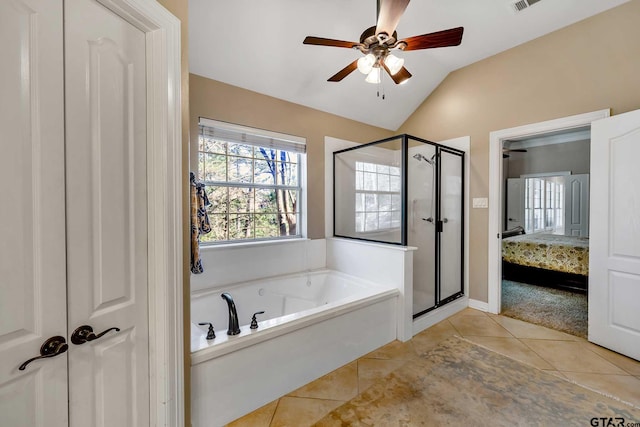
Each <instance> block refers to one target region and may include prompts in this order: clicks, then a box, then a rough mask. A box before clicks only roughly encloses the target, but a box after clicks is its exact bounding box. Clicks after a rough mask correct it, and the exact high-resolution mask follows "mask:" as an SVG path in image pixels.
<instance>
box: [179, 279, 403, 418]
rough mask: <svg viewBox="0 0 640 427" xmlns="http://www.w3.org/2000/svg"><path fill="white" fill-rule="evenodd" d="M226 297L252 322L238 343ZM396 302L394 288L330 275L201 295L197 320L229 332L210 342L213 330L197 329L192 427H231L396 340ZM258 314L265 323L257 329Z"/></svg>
mask: <svg viewBox="0 0 640 427" xmlns="http://www.w3.org/2000/svg"><path fill="white" fill-rule="evenodd" d="M224 291H228V292H229V293H231V295H232V296H233V297H234V299H235V301H236V305H237V308H238V316H239V318H241V319H245V318H246V320H241V321H240V324H241V325H243V326H241V330H242V332H241V334H240V335H236V336H233V337H228V336H227V335H226V326H227V325H226V322H227V314H228V310H227V307H226V303H224V301H223V300H222V298H220V293H221V292H224ZM397 296H398V291H397V289H396V288H395V287H392V286H387V287H384V286H379V285H376V284H374V283H371V282H367V281H364V280H360V279H356V278H353V277H350V276H348V275H346V274H343V273H337V272H332V271H326V270H325V271H316V272H312V273H301V274H295V275H290V276H286V277H282V278H281V280H274V279H270V280H268V281H254V282H252V283H248V284H247V285H244V286H239V285H236V286H231V287H228V288H225V289H216V290H215V291H202V292H198V293H196V295H195V296H194V297H193V302H192V306H193V307H194V308H193V309H192V316H193V317H192V319H193V320H194V322H199V321H201V319H200V318H201V317H206V316H207V315H210V316H213V317H214V318H215V321H216V322H218V323H222V324H224V326H223V327H222V328H220V327H218V328H217V329H218V330H217V332H216V335H217V337H216V339H215V340H213V341H209V342H207V340H206V339H205V335H206V327H203V329H200V327H197V326H192V340H193V341H192V351H193V350H196V351H195V352H194V353H192V357H191V365H192V367H191V386H192V393H191V405H192V406H191V407H192V422H193V426H194V427H209V426H220V425H224V424H226V423H228V422H230V421H232V420H234V419H236V418H238V417H240V416H242V415H244V414H246V413H248V412H250V411H252V410H255V409H257V408H259V407H260V406H262V405H264V404H266V403H268V402H270V401H272V400H274V399H276V398H278V397H280V396H282V395H284V394H286V393H289V392H290V391H293V390H295V389H296V388H298V387H301V386H302V385H304V384H306V383H308V382H310V381H312V380H314V379H316V378H318V377H320V376H322V375H325V374H327V373H329V372H331V371H332V370H335V369H337V368H338V367H340V366H343V365H344V364H346V363H349V362H351V361H353V360H355V359H356V358H358V357H361V356H363V355H364V354H366V353H368V352H370V351H373V350H375V349H376V348H378V347H380V346H382V345H384V344H387V343H389V342H391V341H393V340H394V339H395V337H396V319H397V305H398V304H397ZM217 300H220V301H219V302H220V303H221V304H218V303H217ZM212 305H217V306H218V307H219V308H216V309H215V310H212V309H211V306H212ZM243 307H246V308H243ZM221 308H222V309H221ZM258 309H265V310H266V313H265V315H264V317H263V319H266V320H262V321H260V322H259V323H258V325H259V328H258V329H257V330H251V329H250V328H249V325H248V320H249V317H250V314H251V313H252V312H253V311H258ZM211 311H214V313H211V314H209V313H210V312H211ZM218 312H221V313H222V314H221V315H220V316H218ZM247 313H249V314H247ZM267 314H269V315H267ZM216 316H217V317H216ZM223 319H224V320H223Z"/></svg>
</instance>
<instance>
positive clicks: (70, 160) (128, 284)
mask: <svg viewBox="0 0 640 427" xmlns="http://www.w3.org/2000/svg"><path fill="white" fill-rule="evenodd" d="M87 16H92V17H93V18H94V19H92V20H91V22H87V19H86V17H87ZM65 39H66V43H65V49H66V58H65V66H66V76H65V78H66V82H67V84H66V99H67V103H66V125H67V135H66V137H67V150H66V153H67V193H68V195H67V217H68V221H67V223H68V231H67V239H68V298H69V314H68V317H69V332H70V333H71V332H72V331H73V330H74V329H75V328H77V327H79V326H81V325H90V326H92V327H93V329H94V332H95V333H96V334H99V333H101V332H103V331H105V330H107V329H109V328H111V327H117V328H120V331H118V332H116V331H111V332H108V333H107V334H106V335H104V336H103V337H101V338H99V339H96V340H94V341H90V342H85V343H83V344H80V345H75V344H74V345H73V346H72V348H71V351H70V356H69V371H70V379H71V383H70V404H71V407H72V411H71V425H72V426H87V425H92V426H111V425H117V426H145V425H148V424H149V418H148V415H149V414H148V408H149V402H148V395H149V370H148V325H147V318H148V317H147V316H148V312H147V203H146V200H147V195H146V131H145V130H146V87H145V84H146V83H145V82H146V70H145V60H146V59H145V35H144V33H142V32H141V31H139V30H138V29H136V28H135V27H133V26H132V25H131V24H129V23H127V22H126V21H124V20H123V19H121V18H120V17H118V16H117V15H115V14H114V13H112V12H111V11H109V10H107V9H105V8H104V7H103V6H101V5H100V4H98V3H97V2H95V0H67V1H66V2H65ZM92 407H94V408H95V413H94V414H92V413H91V411H90V409H89V408H92ZM85 408H86V409H85Z"/></svg>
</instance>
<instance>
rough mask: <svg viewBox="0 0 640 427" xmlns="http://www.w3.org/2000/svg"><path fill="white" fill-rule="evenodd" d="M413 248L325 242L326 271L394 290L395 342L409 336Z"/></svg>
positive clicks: (350, 242) (361, 242)
mask: <svg viewBox="0 0 640 427" xmlns="http://www.w3.org/2000/svg"><path fill="white" fill-rule="evenodd" d="M415 249H416V248H413V247H407V246H399V245H388V244H381V243H372V242H365V241H358V240H350V239H340V238H329V239H327V268H329V269H331V270H336V271H342V272H345V273H347V274H350V275H352V276H356V277H361V278H363V279H366V280H370V281H372V282H375V283H385V284H389V285H391V286H394V287H395V288H396V289H398V291H399V292H400V298H399V300H398V301H399V306H398V319H397V324H398V326H397V328H398V331H397V338H398V339H399V340H400V341H408V340H410V339H411V337H412V336H413V327H412V322H413V320H412V306H413V290H412V286H413V251H415Z"/></svg>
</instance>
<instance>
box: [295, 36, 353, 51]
mask: <svg viewBox="0 0 640 427" xmlns="http://www.w3.org/2000/svg"><path fill="white" fill-rule="evenodd" d="M302 43H303V44H314V45H317V46H333V47H346V48H347V49H351V48H352V47H354V46H358V45H360V43H356V42H347V41H344V40H334V39H325V38H323V37H312V36H307V37H306V38H305V39H304V41H303V42H302Z"/></svg>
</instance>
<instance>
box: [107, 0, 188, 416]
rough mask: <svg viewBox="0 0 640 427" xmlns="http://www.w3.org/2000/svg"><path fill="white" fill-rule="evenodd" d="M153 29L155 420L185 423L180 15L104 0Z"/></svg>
mask: <svg viewBox="0 0 640 427" xmlns="http://www.w3.org/2000/svg"><path fill="white" fill-rule="evenodd" d="M98 1H99V2H100V3H101V4H102V5H104V6H105V7H106V8H108V9H110V10H111V11H113V12H114V13H116V14H117V15H119V16H120V17H122V18H123V19H124V20H126V21H128V22H129V23H131V24H132V25H134V26H135V27H137V28H138V29H140V30H141V31H142V32H144V33H145V34H146V40H147V46H146V47H147V88H148V90H147V181H148V187H147V203H148V204H147V206H148V236H149V237H148V239H149V242H148V245H149V246H148V274H149V275H148V283H149V380H150V384H149V390H150V394H151V395H150V399H149V402H150V416H149V419H150V425H151V426H172V427H173V426H176V427H178V426H183V425H184V363H183V354H184V345H183V322H182V308H183V301H182V271H183V262H182V129H181V110H180V82H181V74H180V73H181V69H180V21H179V20H178V19H177V18H176V17H175V16H174V15H172V14H171V13H169V12H168V11H167V10H166V9H165V8H164V7H162V6H161V5H160V4H159V3H158V2H156V1H155V0H98Z"/></svg>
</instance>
